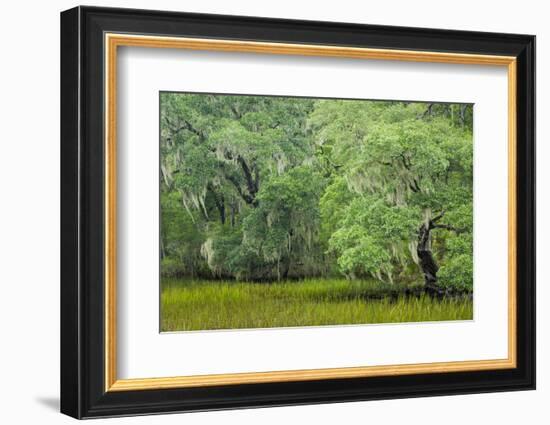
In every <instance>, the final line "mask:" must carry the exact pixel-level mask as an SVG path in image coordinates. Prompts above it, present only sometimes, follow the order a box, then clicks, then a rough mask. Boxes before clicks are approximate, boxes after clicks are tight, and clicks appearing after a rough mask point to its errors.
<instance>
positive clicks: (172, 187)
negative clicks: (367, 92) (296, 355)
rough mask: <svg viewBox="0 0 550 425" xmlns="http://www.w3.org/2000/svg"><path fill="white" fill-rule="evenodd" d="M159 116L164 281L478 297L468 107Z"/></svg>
mask: <svg viewBox="0 0 550 425" xmlns="http://www.w3.org/2000/svg"><path fill="white" fill-rule="evenodd" d="M160 103H161V105H160V106H161V109H160V110H161V117H160V125H161V142H160V143H161V147H160V148H161V182H160V184H161V259H162V272H163V274H165V275H182V276H191V277H193V276H200V277H212V278H219V277H223V278H235V279H238V280H247V281H248V280H255V281H270V280H281V279H287V278H300V277H306V276H346V277H347V278H349V279H356V278H362V277H366V276H374V277H376V278H377V279H379V280H382V281H385V282H388V283H393V282H396V281H398V282H402V283H407V282H419V281H422V280H423V281H424V282H425V284H426V288H427V289H428V290H431V291H441V290H442V288H445V287H447V286H449V287H458V288H461V289H471V287H472V270H473V262H472V191H473V176H472V170H473V164H472V161H473V146H472V126H473V115H472V113H473V111H472V107H471V105H462V104H431V103H413V102H389V101H364V100H328V99H307V98H285V97H268V96H225V95H204V94H179V93H161V97H160Z"/></svg>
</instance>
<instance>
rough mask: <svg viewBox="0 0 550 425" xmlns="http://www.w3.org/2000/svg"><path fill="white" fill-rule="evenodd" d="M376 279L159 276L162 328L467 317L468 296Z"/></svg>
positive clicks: (469, 311)
mask: <svg viewBox="0 0 550 425" xmlns="http://www.w3.org/2000/svg"><path fill="white" fill-rule="evenodd" d="M402 293H403V287H400V286H390V285H387V284H382V283H379V282H377V281H347V280H344V279H307V280H303V281H287V282H280V283H246V282H235V281H207V280H192V281H191V280H178V279H162V291H161V331H163V332H167V331H192V330H214V329H244V328H272V327H291V326H322V325H350V324H369V323H399V322H425V321H442V320H470V319H472V318H473V305H472V301H471V300H469V299H443V300H436V299H432V298H430V297H427V296H425V295H420V296H418V297H415V296H410V297H406V296H403V295H402Z"/></svg>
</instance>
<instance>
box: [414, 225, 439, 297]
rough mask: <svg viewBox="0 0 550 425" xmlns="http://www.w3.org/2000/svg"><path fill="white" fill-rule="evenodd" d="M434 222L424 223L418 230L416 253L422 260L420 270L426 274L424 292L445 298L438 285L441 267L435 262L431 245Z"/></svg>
mask: <svg viewBox="0 0 550 425" xmlns="http://www.w3.org/2000/svg"><path fill="white" fill-rule="evenodd" d="M431 230H432V221H429V222H428V224H426V223H424V224H422V226H420V228H419V229H418V246H417V248H416V253H417V254H418V259H419V260H420V268H421V269H422V273H423V274H424V290H425V291H426V293H428V294H429V295H431V296H438V297H440V296H443V295H444V290H443V289H442V288H441V287H440V286H439V285H438V284H437V271H438V270H439V266H438V265H437V263H436V262H435V259H434V257H433V253H432V246H431V245H432V244H431V239H432V238H431Z"/></svg>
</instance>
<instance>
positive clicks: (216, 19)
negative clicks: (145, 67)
mask: <svg viewBox="0 0 550 425" xmlns="http://www.w3.org/2000/svg"><path fill="white" fill-rule="evenodd" d="M105 32H118V33H139V34H154V35H166V36H185V37H199V38H216V39H232V40H258V41H265V42H276V43H307V44H321V45H331V46H354V47H370V48H383V49H400V50H422V51H433V52H450V53H475V54H486V55H507V56H515V57H516V58H517V248H518V249H517V312H516V313H517V338H516V341H517V367H516V368H514V369H503V370H484V371H473V372H451V373H429V374H416V375H404V376H383V377H369V378H346V379H326V380H316V381H298V382H272V383H260V384H246V385H226V386H209V387H193V388H173V389H156V390H142V391H118V392H106V391H105V385H104V379H105V374H104V370H105V360H104V353H105V342H104V332H105V327H104V309H105V306H104V296H105V293H104V286H103V279H104V268H105V264H104V261H105V260H104V242H105V241H104V232H103V229H104V226H105V220H104V213H103V212H104V206H105V205H104V204H105V201H104V175H105V174H104V173H105V164H104V155H105V152H104V145H103V143H102V140H103V135H104V122H103V121H104V114H103V112H104V105H105V99H104V91H103V87H104V84H105V81H104V70H103V64H104V62H103V61H104V59H103V58H104V48H105V46H104V33H105ZM534 388H535V37H534V36H531V35H518V34H498V33H480V32H469V31H451V30H434V29H420V28H406V27H390V26H374V25H357V24H348V23H332V22H313V21H297V20H283V19H265V18H255V17H240V16H221V15H204V14H191V13H176V12H162V11H148V10H147V11H146V10H132V9H111V8H97V7H76V8H74V9H70V10H67V11H65V12H62V13H61V412H62V413H65V414H67V415H70V416H73V417H75V418H92V417H106V416H121V415H137V414H152V413H163V412H185V411H203V410H218V409H233V408H244V407H260V406H282V405H297V404H316V403H329V402H344V401H354V400H375V399H388V398H404V397H419V396H436V395H451V394H466V393H483V392H494V391H512V390H529V389H534Z"/></svg>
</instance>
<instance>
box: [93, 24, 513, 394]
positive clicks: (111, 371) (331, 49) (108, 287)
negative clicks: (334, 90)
mask: <svg viewBox="0 0 550 425" xmlns="http://www.w3.org/2000/svg"><path fill="white" fill-rule="evenodd" d="M104 42H105V44H104V45H105V135H104V136H105V140H104V143H105V188H104V189H105V276H104V277H105V377H104V378H105V391H129V390H149V389H161V388H163V389H165V388H181V387H200V386H214V385H234V384H252V383H268V382H285V381H309V380H320V379H337V378H356V377H374V376H390V375H410V374H416V373H445V372H459V371H481V370H495V369H510V368H515V367H516V364H517V359H516V327H517V322H516V285H517V282H516V251H517V241H516V236H517V235H516V202H517V201H516V199H517V197H516V143H517V142H516V85H517V76H516V58H515V57H513V56H493V55H476V54H462V53H443V52H424V51H410V50H392V49H370V48H358V47H340V46H328V45H307V44H285V43H266V42H256V41H235V40H213V39H198V38H179V37H160V36H146V35H128V34H115V33H106V34H105V40H104ZM119 46H133V47H150V48H170V49H190V50H209V51H229V52H248V53H263V54H281V55H303V56H325V57H327V56H328V57H341V58H355V59H377V60H398V61H406V62H434V63H451V64H468V65H493V66H504V67H506V68H507V71H508V357H507V358H506V359H495V360H470V361H454V362H437V363H418V364H399V365H383V366H364V367H343V368H328V369H306V370H286V371H271V372H252V373H250V372H248V373H230V374H215V375H192V376H175V377H165V378H139V379H118V378H117V372H116V362H117V352H116V347H117V342H116V341H117V339H116V335H117V325H116V264H117V256H116V234H117V229H116V208H117V204H116V199H117V197H116V188H117V182H116V163H117V159H116V135H117V133H116V123H117V119H116V113H117V111H116V106H117V103H116V102H117V89H116V87H117V48H118V47H119Z"/></svg>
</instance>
